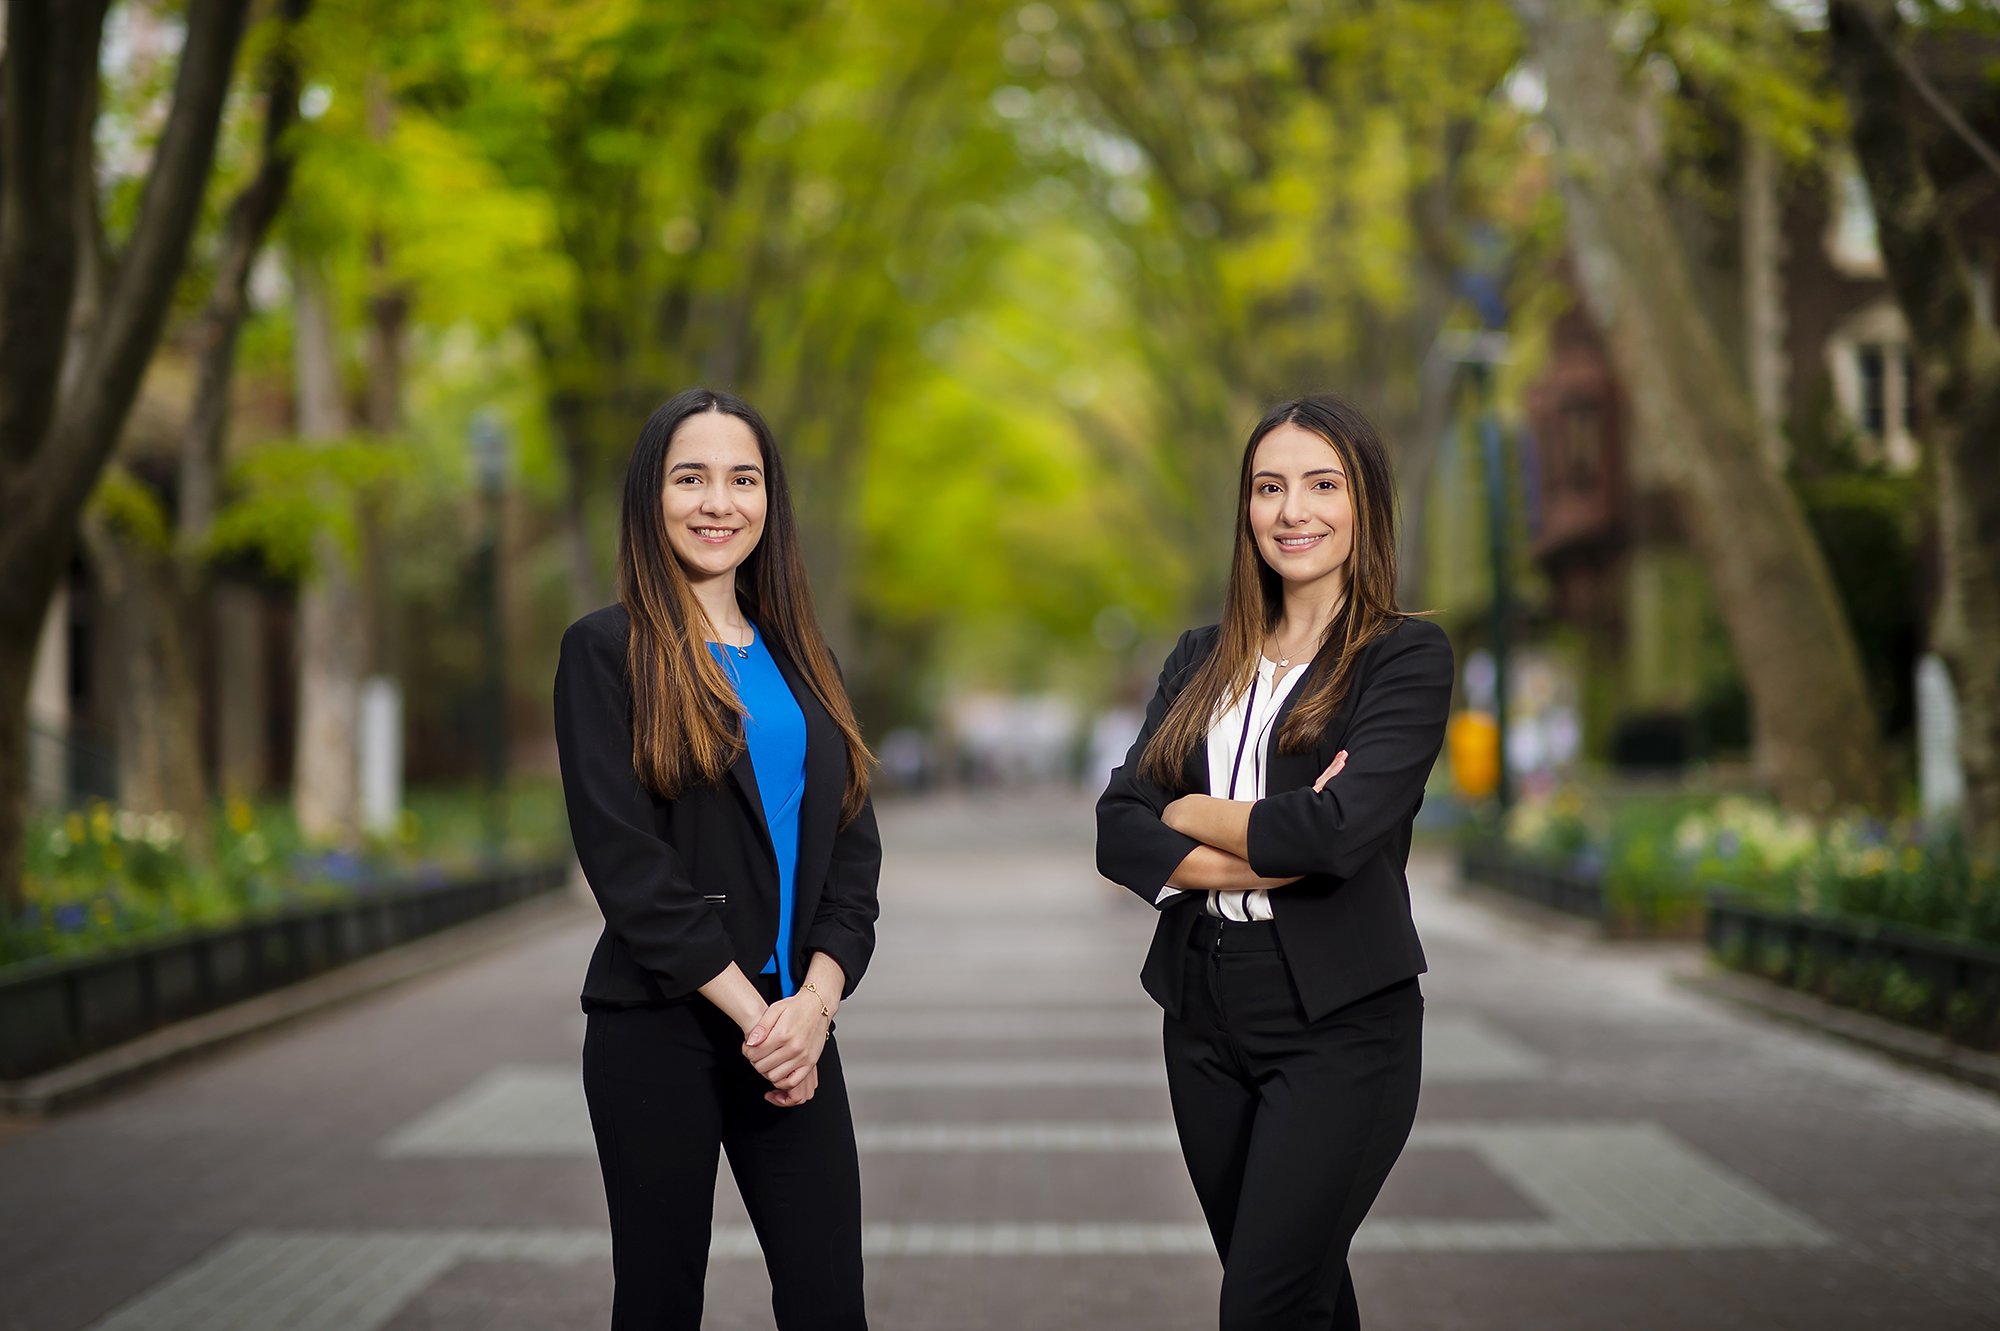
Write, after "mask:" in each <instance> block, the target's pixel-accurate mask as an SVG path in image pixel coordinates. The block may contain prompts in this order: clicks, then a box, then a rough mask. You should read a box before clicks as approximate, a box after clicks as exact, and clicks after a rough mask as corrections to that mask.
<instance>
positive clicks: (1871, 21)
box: [1848, 4, 2000, 176]
mask: <svg viewBox="0 0 2000 1331" xmlns="http://www.w3.org/2000/svg"><path fill="white" fill-rule="evenodd" d="M1848 8H1849V9H1851V10H1852V11H1853V13H1854V15H1855V16H1856V17H1857V18H1859V19H1860V20H1861V23H1862V26H1863V27H1865V28H1867V29H1868V35H1869V36H1871V37H1873V38H1874V39H1875V40H1876V41H1877V42H1878V43H1880V45H1881V47H1882V50H1883V52H1884V53H1885V54H1886V55H1887V56H1888V57H1889V59H1890V61H1891V62H1893V63H1894V64H1895V66H1896V70H1897V72H1898V73H1900V74H1901V75H1902V76H1903V78H1904V81H1906V82H1907V83H1908V84H1909V85H1910V86H1911V87H1912V88H1915V89H1916V90H1917V95H1918V96H1919V97H1922V98H1923V99H1924V101H1925V102H1926V103H1928V104H1929V106H1930V108H1931V110H1933V111H1935V112H1937V116H1938V119H1940V120H1942V121H1944V123H1945V125H1946V126H1947V127H1949V128H1950V130H1951V132H1952V133H1954V134H1956V135H1958V137H1959V138H1961V139H1963V140H1964V141H1965V146H1966V147H1968V148H1970V149H1972V152H1973V155H1974V156H1975V157H1977V158H1978V159H1979V160H1980V161H1981V162H1984V163H1985V164H1986V169H1987V170H1988V171H1991V172H1992V173H1993V174H1994V175H1996V176H2000V153H1996V152H1994V151H1993V145H1991V144H1989V143H1988V142H1987V141H1986V140H1985V139H1983V138H1981V137H1980V135H1979V131H1978V130H1975V129H1974V128H1973V127H1972V126H1971V125H1968V124H1966V123H1965V117H1964V116H1961V115H1960V114H1959V113H1958V111H1957V110H1956V108H1954V107H1953V106H1952V104H1951V103H1950V102H1948V101H1946V100H1945V98H1944V94H1943V93H1941V92H1939V91H1938V90H1937V87H1936V85H1934V84H1933V83H1932V82H1931V81H1930V79H1928V78H1926V77H1925V76H1924V72H1923V71H1922V70H1921V69H1918V68H1917V62H1916V61H1914V60H1912V59H1910V53H1909V52H1908V51H1905V50H1904V49H1903V48H1902V47H1901V46H1898V45H1897V44H1896V41H1895V39H1894V37H1892V36H1891V35H1890V33H1889V31H1888V29H1886V28H1884V27H1883V26H1882V21H1881V20H1880V19H1878V18H1877V17H1876V16H1875V12H1874V11H1873V10H1872V9H1870V8H1869V7H1868V6H1867V5H1864V4H1857V5H1851V6H1848ZM1892 12H1893V11H1892Z"/></svg>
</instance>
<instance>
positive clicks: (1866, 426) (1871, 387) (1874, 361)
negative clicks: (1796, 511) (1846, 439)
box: [1857, 345, 1889, 439]
mask: <svg viewBox="0 0 2000 1331" xmlns="http://www.w3.org/2000/svg"><path fill="white" fill-rule="evenodd" d="M1882 350H1883V349H1882V348H1881V347H1880V346H1879V345H1876V346H1865V347H1861V348H1859V349H1858V350H1857V359H1858V360H1859V362H1860V364H1859V368H1860V371H1861V429H1862V431H1863V433H1865V434H1868V435H1871V436H1873V437H1874V438H1876V439H1880V438H1881V437H1882V434H1883V431H1884V430H1885V429H1886V428H1887V426H1888V424H1889V411H1888V406H1889V383H1888V376H1887V374H1886V373H1884V371H1885V369H1886V366H1885V364H1884V362H1885V360H1886V357H1884V355H1883V354H1882Z"/></svg>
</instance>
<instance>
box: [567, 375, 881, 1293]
mask: <svg viewBox="0 0 2000 1331" xmlns="http://www.w3.org/2000/svg"><path fill="white" fill-rule="evenodd" d="M618 582H619V587H618V591H619V603H618V604H617V605H614V606H610V607H607V608H606V609H603V610H599V611H597V612H596V613H594V614H590V615H586V616H584V617H583V618H582V619H580V620H578V621H577V622H576V623H575V624H573V625H571V626H570V629H569V632H568V633H566V634H564V635H563V643H562V657H561V664H560V666H559V668H558V669H557V672H556V697H555V703H556V738H557V741H558V743H559V746H560V749H561V756H562V776H563V794H564V796H565V798H566V799H567V801H568V804H569V820H570V830H571V832H572V834H573V835H574V837H575V840H576V851H577V858H578V860H579V861H580V862H581V864H582V866H583V873H584V877H585V878H587V879H588V880H589V882H590V888H591V891H592V892H593V893H594V894H595V895H596V897H597V903H598V905H599V906H600V907H601V908H602V910H603V912H604V934H603V936H602V937H601V938H600V939H598V942H597V951H596V952H595V953H594V954H593V955H592V957H591V959H590V970H589V973H588V974H587V975H586V976H585V978H584V984H583V1009H584V1011H585V1012H586V1013H587V1014H588V1018H587V1023H586V1034H585V1036H584V1046H583V1083H584V1092H585V1095H586V1098H587V1099H588V1100H589V1103H590V1123H591V1127H592V1129H593V1130H594V1132H595V1133H596V1136H597V1157H598V1162H599V1164H600V1165H601V1167H602V1169H603V1172H604V1192H605V1198H606V1200H607V1201H608V1203H609V1205H610V1212H611V1262H612V1269H613V1272H614V1275H615V1278H616V1281H617V1290H616V1294H615V1296H614V1300H613V1304H612V1313H611V1324H612V1326H613V1327H614V1328H616V1329H618V1331H639V1328H644V1331H665V1329H666V1328H687V1329H688V1331H694V1328H697V1327H699V1326H700V1325H701V1310H702V1285H703V1280H704V1277H705V1275H706V1273H707V1269H708V1239H709V1222H710V1217H711V1212H712V1209H713V1203H714V1198H715V1170H716V1151H717V1148H718V1147H720V1148H721V1149H723V1150H726V1151H727V1152H728V1153H729V1166H730V1169H731V1170H732V1171H733V1172H734V1173H735V1175H736V1185H737V1189H738V1190H739V1191H740V1192H741V1193H742V1195H743V1202H744V1205H745V1206H746V1207H748V1209H749V1211H750V1219H751V1221H752V1222H753V1223H754V1224H755V1226H756V1229H757V1238H758V1241H759V1242H760V1243H761V1244H762V1245H763V1249H764V1260H765V1263H766V1264H767V1266H768V1267H769V1269H770V1274H771V1284H772V1298H771V1303H772V1310H773V1312H774V1313H775V1314H776V1317H777V1324H778V1326H779V1327H780V1328H782V1331H799V1329H800V1328H827V1329H829V1331H830V1329H832V1328H843V1329H845V1328H861V1327H865V1326H866V1325H867V1322H866V1318H865V1317H864V1314H863V1312H862V1303H861V1179H860V1166H859V1163H858V1160H857V1157H856V1153H855V1146H854V1123H853V1119H852V1118H851V1116H850V1115H849V1113H848V1106H847V1089H846V1086H845V1084H844V1083H843V1082H842V1080H841V1072H840V1057H839V1053H838V1051H837V1050H836V1048H835V1047H834V1044H833V1042H832V1039H831V1036H832V1030H833V1018H834V1014H835V1012H836V1011H838V1010H839V1007H840V1003H841V999H842V998H843V997H845V996H846V995H847V994H848V993H850V992H852V991H853V989H854V986H855V983H856V982H857V981H858V980H860V978H861V972H862V970H863V969H864V968H865V967H866V966H867V964H868V957H869V954H870V953H871V952H872V951H873V950H874V947H875V916H876V897H875V885H876V878H877V876H878V873H879V871H880V869H881V863H882V851H881V843H880V841H879V840H878V839H877V837H876V833H875V815H874V813H873V811H872V810H871V809H870V807H869V803H868V765H869V761H870V760H869V755H868V751H867V749H866V748H864V747H863V745H862V742H861V732H860V729H859V727H858V726H857V725H856V724H855V720H854V711H853V708H852V707H850V706H849V705H848V700H847V693H846V690H845V689H844V688H843V687H842V684H841V680H840V674H839V671H838V669H837V668H836V666H835V664H834V660H833V656H832V654H831V653H830V652H829V651H828V650H827V646H826V641H825V639H824V638H823V637H822V636H821V634H820V629H819V624H818V623H817V622H816V620H815V619H814V616H813V607H812V597H811V594H810V592H809V591H808V588H807V584H806V571H805V563H804V560H803V558H802V557H801V555H800V551H799V537H798V529H797V524H796V523H795V521H794V519H793V516H792V504H791V497H790V495H789V493H788V492H787V491H786V488H785V473H784V469H783V467H782V465H781V464H780V462H779V458H778V449H777V445H776V444H775V443H774V442H773V440H772V438H771V432H770V429H769V428H768V427H767V426H766V425H765V424H764V421H763V419H762V418H761V417H760V416H759V415H758V414H757V412H756V411H755V410H754V409H753V408H751V406H750V405H749V404H748V403H747V402H744V401H742V400H741V399H740V398H735V397H731V396H730V395H729V394H727V393H716V392H710V391H708V390H706V389H690V390H689V391H687V392H685V393H682V394H681V395H680V396H678V397H676V398H674V399H673V400H672V401H671V402H668V403H667V404H666V405H665V406H663V407H661V408H660V409H659V410H658V411H656V412H654V413H653V415H652V418H651V419H650V420H648V421H647V422H646V425H645V428H644V429H642V430H641V431H640V433H639V441H638V444H637V445H636V446H635V447H634V449H633V450H632V458H631V461H630V463H629V464H628V466H627V469H626V473H625V502H624V512H623V515H622V520H621V523H620V527H619V536H618Z"/></svg>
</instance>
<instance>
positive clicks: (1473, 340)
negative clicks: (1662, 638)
mask: <svg viewBox="0 0 2000 1331" xmlns="http://www.w3.org/2000/svg"><path fill="white" fill-rule="evenodd" d="M1438 343H1439V350H1440V351H1442V352H1443V353H1444V354H1446V355H1447V356H1449V357H1450V358H1451V359H1452V360H1455V361H1457V362H1458V363H1459V364H1460V365H1463V366H1464V367H1465V368H1466V371H1467V373H1468V375H1469V377H1470V378H1471V380H1472V385H1473V390H1474V391H1475V392H1476V393H1477V394H1478V395H1479V451H1480V455H1481V459H1482V461H1483V462H1484V464H1485V475H1486V526H1487V533H1488V539H1487V553H1488V558H1489V559H1490V560H1491V562H1492V568H1493V599H1492V600H1491V602H1489V603H1488V606H1487V632H1488V634H1489V636H1490V637H1491V638H1492V652H1493V729H1494V733H1495V743H1497V744H1498V745H1499V747H1500V753H1499V759H1500V762H1499V777H1498V783H1497V784H1496V785H1495V787H1494V795H1495V797H1496V798H1497V799H1498V801H1499V805H1500V813H1501V816H1502V817H1504V816H1506V813H1507V810H1508V808H1510V807H1511V806H1512V805H1513V802H1514V782H1513V779H1512V776H1511V775H1510V774H1509V772H1508V771H1507V649H1508V639H1509V636H1510V634H1511V631H1512V622H1513V614H1512V604H1511V601H1512V587H1511V585H1510V583H1511V581H1512V580H1511V578H1510V577H1509V573H1510V570H1511V569H1512V566H1513V559H1512V555H1511V552H1510V538H1511V537H1512V534H1513V505H1512V504H1511V503H1509V502H1508V500H1509V492H1510V487H1509V483H1508V477H1507V436H1506V434H1505V433H1504V432H1503V431H1502V430H1501V428H1500V417H1499V414H1498V412H1497V411H1496V410H1495V407H1494V401H1493V367H1494V366H1495V365H1500V364H1504V363H1505V362H1506V361H1507V359H1508V355H1507V335H1506V334H1505V333H1502V332H1496V331H1487V332H1481V333H1470V332H1457V331H1447V332H1445V333H1440V334H1439V335H1438Z"/></svg>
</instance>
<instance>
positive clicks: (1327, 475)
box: [1097, 396, 1453, 1331]
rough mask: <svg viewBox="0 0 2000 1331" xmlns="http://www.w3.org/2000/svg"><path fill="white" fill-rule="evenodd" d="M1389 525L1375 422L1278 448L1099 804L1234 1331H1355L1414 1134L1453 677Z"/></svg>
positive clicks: (1356, 416) (1287, 436) (1279, 420)
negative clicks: (1136, 922)
mask: <svg viewBox="0 0 2000 1331" xmlns="http://www.w3.org/2000/svg"><path fill="white" fill-rule="evenodd" d="M1394 524H1395V504H1394V496H1393V480H1392V477H1391V474H1390V469H1389V459H1388V455H1387V452H1386V450H1385V449H1384V448H1383V446H1382V442H1381V440H1380V438H1379V437H1377V435H1376V433H1375V430H1374V427H1373V426H1371V425H1370V424H1369V423H1368V421H1367V419H1366V418H1365V417H1363V416H1362V414H1361V413H1360V412H1359V411H1357V410H1355V409H1354V408H1353V407H1352V406H1351V405H1349V404H1348V403H1346V402H1344V401H1342V400H1340V399H1338V398H1334V397H1327V396H1313V397H1306V398H1301V399H1298V400H1296V401H1292V402H1287V403H1284V404H1282V405H1280V406H1278V407H1276V408H1273V409H1272V410H1271V411H1270V412H1269V413H1268V414H1267V415H1266V416H1265V417H1264V419H1263V420H1261V421H1259V422H1258V424H1257V427H1256V429H1255V430H1253V431H1252V432H1251V435H1250V441H1249V444H1248V446H1247V447H1246V448H1245V449H1244V451H1243V470H1242V480H1241V486H1240V492H1239V496H1238V500H1237V516H1236V544H1235V554H1234V557H1233V560H1232V563H1231V566H1230V576H1229V586H1228V590H1227V592H1226V595H1225V598H1224V602H1223V617H1222V622H1221V623H1220V624H1219V625H1211V626H1209V627H1207V628H1200V629H1193V630H1190V631H1189V632H1188V633H1186V634H1184V635H1183V636H1182V637H1181V640H1180V644H1179V645H1178V646H1177V647H1175V649H1174V651H1173V654H1172V655H1170V656H1169V657H1168V658H1167V663H1166V668H1165V669H1164V670H1163V671H1162V672H1161V674H1160V683H1159V688H1158V691H1157V692H1156V693H1155V694H1154V696H1153V700H1152V703H1151V704H1150V706H1148V708H1147V710H1146V720H1145V724H1144V726H1143V727H1142V728H1141V730H1140V732H1139V737H1138V739H1137V740H1136V741H1135V742H1134V743H1133V745H1132V748H1131V751H1130V752H1129V753H1128V754H1127V756H1126V759H1125V763H1124V765H1123V766H1122V767H1120V768H1119V769H1118V770H1117V771H1116V772H1114V773H1113V774H1112V777H1111V784H1110V786H1109V788H1108V789H1107V790H1106V791H1105V793H1104V796H1103V798H1102V799H1100V800H1099V801H1098V805H1097V862H1098V868H1099V870H1100V871H1101V872H1102V873H1103V874H1104V875H1105V877H1107V878H1110V879H1112V880H1113V881H1115V882H1120V883H1123V884H1125V885H1126V886H1127V887H1129V888H1131V889H1132V890H1133V891H1135V892H1137V893H1138V894H1139V895H1140V896H1141V897H1143V898H1144V899H1145V900H1146V901H1147V902H1149V903H1151V904H1153V905H1154V906H1155V907H1156V908H1157V909H1158V911H1159V923H1158V926H1157V927H1156V928H1155V930H1154V933H1153V946H1152V951H1151V952H1150V954H1149V955H1148V956H1147V958H1146V964H1145V968H1144V970H1143V972H1142V974H1141V982H1142V983H1143V984H1144V985H1145V987H1146V992H1147V993H1149V994H1151V995H1152V996H1153V998H1154V999H1155V1000H1157V1001H1158V1002H1159V1004H1160V1006H1161V1007H1162V1008H1164V1009H1165V1010H1166V1020H1165V1029H1164V1043H1165V1048H1166V1060H1167V1084H1168V1087H1169V1090H1170V1091H1171V1093H1172V1096H1173V1105H1174V1122H1175V1126H1176V1128H1177V1129H1178V1131H1179V1134H1180V1140H1181V1151H1182V1154H1183V1155H1184V1156H1185V1158H1186V1160H1187V1166H1188V1172H1189V1174H1190V1175H1192V1177H1193V1180H1194V1186H1195V1192H1196V1194H1197V1195H1198V1196H1199V1197H1200V1199H1201V1206H1202V1211H1203V1214H1204V1215H1206V1217H1207V1219H1208V1227H1209V1232H1210V1233H1211V1234H1212V1235H1213V1236H1214V1238H1215V1247H1216V1251H1217V1252H1218V1253H1219V1254H1220V1255H1221V1257H1222V1266H1223V1276H1222V1305H1221V1324H1222V1326H1223V1327H1224V1328H1250V1327H1255V1328H1259V1331H1271V1329H1272V1328H1279V1327H1287V1328H1290V1327H1298V1328H1308V1327H1309V1328H1329V1327H1337V1328H1355V1327H1358V1326H1359V1325H1360V1314H1359V1310H1358V1309H1357V1307H1356V1305H1355V1299H1354V1283H1353V1280H1352V1278H1351V1277H1350V1275H1349V1273H1348V1269H1347V1250H1348V1245H1349V1243H1350V1242H1351V1241H1352V1240H1353V1237H1354V1232H1355V1230H1356V1229H1357V1228H1358V1227H1359V1226H1360V1224H1361V1220H1362V1217H1363V1216H1364V1215H1366V1214H1367V1212H1368V1208H1369V1207H1370V1206H1371V1205H1373V1204H1374V1201H1375V1196H1376V1194H1377V1193H1378V1192H1379V1191H1380V1190H1381V1187H1382V1181H1383V1180H1384V1179H1385V1178H1387V1177H1388V1174H1389V1169H1390V1167H1391V1166H1392V1165H1393V1164H1395V1162H1396V1157H1397V1156H1398V1155H1400V1154H1401V1153H1402V1149H1403V1145H1404V1143H1405V1142H1406V1141H1407V1140H1408V1138H1409V1133H1410V1126H1411V1124H1412V1123H1413V1122H1414V1120H1415V1118H1416V1112H1417V1085H1418V1079H1419V1077H1420V1075H1421V1071H1422V1040H1423V1035H1422V1032H1423V996H1422V994H1421V993H1419V992H1418V989H1417V979H1416V977H1417V976H1418V975H1419V974H1421V973H1422V972H1423V971H1424V969H1425V966H1424V954H1423V949H1422V947H1421V946H1420V945H1419V943H1418V940H1417V931H1416V926H1415V925H1414V924H1413V923H1412V922H1411V919H1410V898H1409V885H1408V883H1407V881H1406V880H1405V878H1404V867H1405V864H1406V862H1407V860H1408V857H1409V849H1410V828H1411V823H1412V822H1413V820H1414V819H1415V817H1416V812H1417V808H1418V806H1419V805H1420V804H1421V803H1422V802H1423V790H1424V782H1425V779H1426V778H1427V777H1428V776H1429V774H1430V770H1431V764H1432V763H1433V762H1434V761H1435V760H1436V758H1437V755H1438V750H1439V748H1440V746H1441V745H1442V744H1443V742H1444V731H1445V719H1446V713H1447V711H1448V709H1449V707H1450V703H1451V687H1452V677H1453V668H1452V655H1451V645H1450V643H1449V642H1448V641H1447V640H1446V638H1445V635H1444V633H1443V631H1442V630H1440V629H1439V628H1438V627H1437V626H1436V625H1434V624H1432V623H1430V622H1429V621H1427V620H1424V619H1419V618H1414V617H1411V616H1409V615H1406V614H1404V613H1403V612H1402V611H1400V610H1398V609H1397V606H1396V567H1395V549H1396V541H1395V525H1394Z"/></svg>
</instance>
